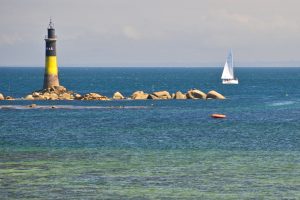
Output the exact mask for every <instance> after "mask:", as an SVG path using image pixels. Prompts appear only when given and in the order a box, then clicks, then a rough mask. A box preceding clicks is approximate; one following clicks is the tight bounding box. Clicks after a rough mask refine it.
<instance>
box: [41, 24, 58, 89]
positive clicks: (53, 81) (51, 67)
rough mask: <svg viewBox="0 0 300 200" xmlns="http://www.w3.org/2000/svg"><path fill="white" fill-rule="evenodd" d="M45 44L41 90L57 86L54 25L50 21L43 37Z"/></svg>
mask: <svg viewBox="0 0 300 200" xmlns="http://www.w3.org/2000/svg"><path fill="white" fill-rule="evenodd" d="M45 42H46V60H45V75H44V86H43V89H47V88H50V87H53V86H59V80H58V68H57V60H56V35H55V29H54V24H53V23H52V20H51V19H50V23H49V26H48V35H46V37H45Z"/></svg>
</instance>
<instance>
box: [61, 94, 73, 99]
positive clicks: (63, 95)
mask: <svg viewBox="0 0 300 200" xmlns="http://www.w3.org/2000/svg"><path fill="white" fill-rule="evenodd" d="M58 99H60V100H73V99H74V97H73V95H72V94H69V93H62V94H60V95H59V96H58Z"/></svg>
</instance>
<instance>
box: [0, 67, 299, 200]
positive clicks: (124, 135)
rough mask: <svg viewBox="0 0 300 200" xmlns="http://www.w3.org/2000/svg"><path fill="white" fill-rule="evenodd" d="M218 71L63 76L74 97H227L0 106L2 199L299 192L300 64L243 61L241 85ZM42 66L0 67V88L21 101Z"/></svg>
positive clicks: (64, 72) (69, 72) (89, 71)
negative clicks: (140, 93)
mask: <svg viewBox="0 0 300 200" xmlns="http://www.w3.org/2000/svg"><path fill="white" fill-rule="evenodd" d="M221 71H222V69H219V68H212V69H210V68H159V69H155V68H145V69H144V68H124V69H123V68H62V69H61V73H60V77H61V82H62V84H63V85H64V86H66V87H67V88H69V89H71V90H74V91H76V92H79V93H87V92H100V93H101V94H104V95H108V96H112V94H113V93H114V92H115V91H117V90H119V91H121V92H122V93H123V94H124V95H126V96H129V95H130V94H131V93H132V92H133V91H135V90H144V91H145V92H152V91H157V90H162V89H163V90H168V91H171V92H176V91H177V90H181V91H182V92H184V91H187V90H188V89H190V88H199V89H201V90H203V91H204V92H208V91H209V90H212V89H215V90H217V91H219V92H220V93H222V94H224V95H225V96H226V97H227V100H224V101H216V100H208V101H203V100H168V101H153V100H147V101H130V100H126V101H100V102H99V101H90V102H87V101H1V102H0V107H1V108H2V109H0V117H1V122H0V197H1V199H24V198H27V199H70V198H73V199H199V198H200V199H201V198H202V199H299V198H300V192H299V188H300V159H299V158H300V131H299V130H300V125H299V118H300V88H299V87H298V85H300V70H299V69H298V68H285V69H283V68H240V69H237V72H236V74H237V75H238V76H239V79H240V84H239V85H237V86H233V85H232V86H224V85H221V84H220V80H219V76H220V74H221ZM42 73H43V70H42V69H39V68H38V69H36V68H20V69H18V70H16V69H15V68H0V74H1V82H3V83H2V84H1V87H0V91H1V92H3V93H4V94H5V95H11V96H14V97H22V96H25V95H26V94H28V93H30V92H31V91H33V90H35V89H39V88H40V86H38V85H37V83H41V84H42V77H43V75H42ZM12 80H14V81H12ZM41 84H40V85H41ZM32 103H35V104H37V105H38V108H34V109H29V108H28V107H27V106H28V105H30V104H32ZM52 106H55V109H52ZM7 107H9V108H7ZM3 108H4V109H3ZM212 113H224V114H226V115H227V118H226V119H225V120H222V119H221V120H220V119H219V120H217V119H212V118H211V117H210V114H212Z"/></svg>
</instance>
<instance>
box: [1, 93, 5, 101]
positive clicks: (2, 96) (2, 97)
mask: <svg viewBox="0 0 300 200" xmlns="http://www.w3.org/2000/svg"><path fill="white" fill-rule="evenodd" d="M4 99H5V98H4V95H3V94H1V93H0V101H2V100H4Z"/></svg>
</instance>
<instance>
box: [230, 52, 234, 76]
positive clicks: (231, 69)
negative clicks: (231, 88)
mask: <svg viewBox="0 0 300 200" xmlns="http://www.w3.org/2000/svg"><path fill="white" fill-rule="evenodd" d="M230 57H231V68H230V71H231V74H232V78H233V79H234V71H233V53H232V49H230Z"/></svg>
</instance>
